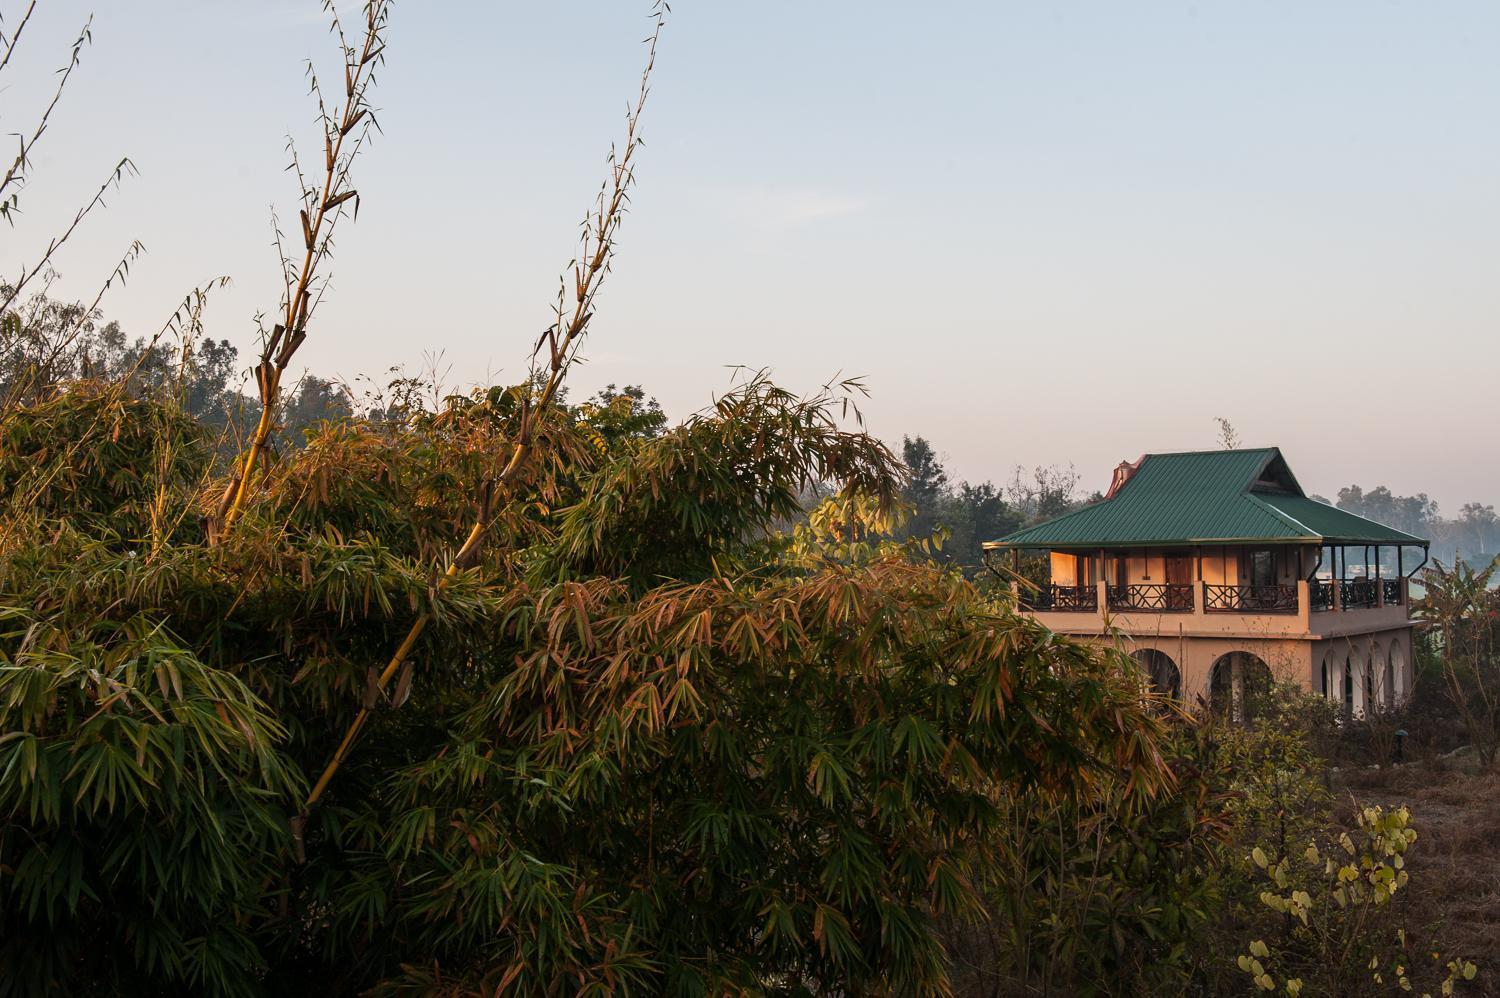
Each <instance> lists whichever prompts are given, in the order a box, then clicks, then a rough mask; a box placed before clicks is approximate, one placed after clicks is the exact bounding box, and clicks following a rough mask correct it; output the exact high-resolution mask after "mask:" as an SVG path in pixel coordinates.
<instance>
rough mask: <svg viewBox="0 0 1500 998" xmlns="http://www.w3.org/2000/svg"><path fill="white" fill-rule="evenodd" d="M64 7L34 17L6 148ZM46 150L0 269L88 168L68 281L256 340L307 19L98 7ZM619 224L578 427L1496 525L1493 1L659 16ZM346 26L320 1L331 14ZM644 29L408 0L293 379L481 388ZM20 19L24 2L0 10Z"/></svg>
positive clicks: (309, 44) (58, 42) (558, 234)
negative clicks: (660, 410)
mask: <svg viewBox="0 0 1500 998" xmlns="http://www.w3.org/2000/svg"><path fill="white" fill-rule="evenodd" d="M90 6H91V5H90V4H86V3H80V2H75V0H43V3H42V7H43V8H44V9H45V14H44V16H41V17H39V19H38V20H37V22H36V23H35V24H34V25H33V28H32V29H31V31H32V32H33V33H32V34H31V36H30V37H29V39H28V43H27V45H26V46H25V53H24V62H23V63H20V64H18V65H17V66H13V67H12V71H9V72H8V73H7V75H8V76H9V77H10V80H9V84H8V86H9V89H8V90H6V91H5V92H4V93H0V129H3V131H5V132H13V131H15V130H17V129H18V128H19V127H20V122H21V121H22V120H24V119H25V117H26V114H25V111H26V109H27V108H29V107H31V106H33V105H34V103H35V100H36V98H37V96H38V91H37V89H36V87H35V86H34V84H35V82H36V81H38V80H39V79H41V78H42V74H41V73H40V72H39V71H40V70H42V69H43V68H45V67H48V66H50V65H51V64H52V63H54V62H56V61H57V60H58V59H59V58H61V57H62V53H63V50H64V47H65V45H66V43H67V41H68V39H69V37H70V32H71V30H72V28H73V25H74V23H75V22H77V21H79V20H81V18H82V17H83V16H84V15H86V14H87V12H88V11H89V9H90ZM92 6H93V8H94V9H95V11H96V20H95V32H94V45H93V46H92V48H91V49H90V50H89V51H88V52H87V54H86V57H85V63H84V65H83V67H82V69H81V70H80V71H79V74H78V76H77V77H76V81H77V85H76V87H74V88H73V89H72V91H71V93H70V94H69V95H68V97H67V99H66V101H65V104H64V105H63V107H62V109H61V111H60V113H59V115H58V117H57V119H56V121H55V124H54V126H53V127H54V131H53V132H52V133H50V134H49V136H48V139H47V141H46V143H45V145H44V146H43V148H42V149H41V151H40V153H39V155H38V162H37V175H38V181H37V183H36V184H35V185H34V187H33V188H32V189H31V190H30V191H29V192H28V194H27V201H26V202H25V204H24V207H25V208H26V209H27V220H26V221H25V222H24V223H23V224H22V225H20V226H18V227H17V228H16V229H15V230H14V231H13V232H11V233H8V234H6V235H5V236H3V237H0V238H4V240H5V241H4V243H3V244H0V264H3V265H4V266H5V267H6V268H7V269H6V271H5V272H6V273H13V272H14V270H15V269H16V267H17V265H18V263H19V261H20V260H21V259H23V258H24V257H27V256H29V255H31V254H32V253H34V252H35V250H36V249H38V248H39V242H40V236H41V234H42V232H43V231H45V230H47V229H49V228H51V227H53V226H54V225H55V223H56V222H57V221H58V220H59V219H61V218H62V217H63V216H64V214H65V213H66V212H67V211H68V210H69V208H70V206H71V205H73V204H74V203H75V202H76V201H77V200H78V199H79V198H80V197H81V196H84V195H85V194H86V192H88V191H89V190H90V189H91V185H93V184H96V183H97V178H99V177H100V176H101V175H102V174H103V173H104V172H105V171H106V170H107V169H108V167H109V166H110V165H111V164H112V163H113V161H114V159H115V158H117V157H118V156H121V155H129V156H130V157H132V158H133V159H134V160H135V162H136V164H137V165H138V166H139V167H140V170H141V176H140V177H139V178H136V179H133V180H131V181H130V182H129V183H128V184H127V185H126V187H125V189H124V190H123V191H122V192H120V194H118V195H117V196H115V197H114V198H113V199H112V201H111V208H110V210H109V212H108V213H107V214H105V215H102V216H99V217H98V219H97V220H95V221H93V222H91V223H90V225H89V227H88V228H87V230H86V231H84V233H83V234H82V235H81V236H79V237H78V241H77V245H75V246H71V247H70V248H69V249H68V250H67V251H66V253H65V254H64V255H63V257H62V258H61V260H60V267H61V269H62V271H63V273H64V275H65V278H66V286H67V288H68V289H69V291H70V292H71V293H72V294H74V295H77V296H84V295H89V294H91V293H92V289H93V287H94V286H95V285H96V284H97V283H98V281H99V280H100V279H101V278H102V276H103V275H104V274H105V273H106V272H107V271H108V269H109V267H110V266H111V263H112V261H113V259H114V258H116V257H117V256H118V255H119V253H120V252H121V251H122V250H123V249H124V246H125V245H126V244H127V243H128V241H129V240H130V239H131V238H139V239H141V240H142V241H144V242H145V243H146V245H147V247H148V249H149V251H150V252H149V255H148V256H147V257H146V258H145V259H144V260H143V261H142V262H141V263H140V264H139V265H138V266H137V268H136V270H135V271H134V272H133V274H132V278H131V281H130V284H129V285H128V287H126V288H125V289H123V290H121V291H119V292H117V293H114V294H112V295H111V297H110V298H109V299H108V301H107V305H106V307H107V310H108V311H109V313H110V314H112V315H114V316H118V317H119V318H120V319H122V321H124V322H125V324H126V325H127V327H128V328H129V329H130V330H132V331H133V332H138V333H146V332H148V331H149V330H150V329H152V328H154V327H155V326H158V325H160V323H161V321H162V320H163V319H164V318H165V316H166V315H167V314H168V313H170V311H171V310H172V308H173V307H174V305H175V303H176V301H177V300H178V299H179V298H180V297H181V296H182V294H183V293H184V292H186V291H187V290H188V289H189V288H190V287H191V286H192V285H193V284H194V283H197V282H199V281H202V280H205V279H207V278H210V277H212V276H214V275H218V274H229V275H231V276H232V277H233V278H234V280H235V285H234V287H233V289H231V290H230V291H228V292H224V293H220V294H219V295H218V296H217V297H216V299H215V302H214V304H213V306H212V309H211V311H210V313H209V316H208V318H209V323H210V332H211V333H212V334H213V335H216V336H222V337H228V338H230V339H231V340H233V341H235V342H236V343H237V344H239V345H240V347H241V350H242V353H243V354H246V355H248V354H249V353H250V352H251V350H252V348H253V336H252V334H253V325H252V322H251V319H252V316H253V315H254V313H255V312H256V311H257V310H265V311H271V310H274V308H275V306H276V298H277V292H278V287H277V284H276V273H277V271H276V264H275V257H274V254H273V252H272V250H271V249H270V247H269V223H268V208H269V206H270V204H271V203H272V202H274V203H276V204H277V205H279V206H282V208H283V210H284V211H285V210H287V209H286V206H288V205H289V204H290V203H291V195H292V191H291V188H290V185H289V184H288V182H287V178H286V177H285V175H283V174H282V173H281V168H282V166H283V165H284V164H285V157H284V153H283V150H282V144H283V137H284V135H285V133H286V132H287V131H288V130H291V131H293V132H294V133H295V134H296V135H298V136H299V137H302V138H303V142H304V144H306V145H309V147H310V146H311V143H312V142H313V141H314V136H315V134H316V133H315V132H313V131H312V130H311V127H310V126H311V124H312V119H311V108H310V105H309V104H308V102H307V100H306V98H305V87H304V84H303V80H302V75H301V62H302V59H303V58H304V57H305V56H307V55H314V56H316V57H319V58H322V59H324V61H325V63H326V56H327V54H328V52H329V45H328V40H327V38H326V36H325V35H324V33H323V29H322V27H321V25H320V23H319V20H318V17H317V3H316V0H267V2H262V3H255V4H251V3H239V2H228V0H129V2H126V0H95V2H94V4H93V5H92ZM674 6H675V10H674V13H673V17H672V19H671V22H670V23H669V25H668V27H667V30H666V33H665V36H664V39H663V42H662V49H661V54H660V60H659V66H658V74H657V77H656V79H655V84H654V92H653V98H652V105H651V106H650V107H649V109H648V111H647V115H646V121H645V124H644V134H645V136H646V140H647V146H646V149H645V150H644V154H643V155H642V158H641V161H640V164H639V172H640V186H639V189H638V191H637V193H636V197H635V213H634V215H633V216H632V217H631V219H630V220H629V222H628V223H627V225H626V227H625V229H624V232H623V239H622V243H621V247H620V256H619V259H618V262H617V266H616V273H615V276H614V278H613V280H612V283H611V285H610V286H609V288H608V289H607V291H606V293H605V296H604V298H603V300H602V303H601V311H600V315H599V318H598V320H597V322H596V324H595V326H594V331H593V338H592V340H591V341H590V343H589V344H588V346H587V351H586V352H587V355H588V356H589V358H590V359H591V363H590V364H589V366H588V367H586V368H584V369H582V370H580V371H579V372H578V376H577V377H576V378H575V382H574V392H575V395H577V394H581V393H586V392H588V391H591V390H592V389H593V388H595V387H597V386H599V385H602V384H604V383H606V382H610V381H614V382H621V383H624V382H639V383H641V384H643V385H644V386H645V387H646V388H647V389H648V391H650V392H652V393H654V394H655V395H657V396H658V397H659V398H660V399H661V401H662V403H663V404H664V405H665V407H666V408H667V410H668V412H669V413H670V414H672V415H674V416H681V415H684V414H686V413H687V412H689V411H691V410H693V409H695V408H698V407H699V406H701V405H703V404H704V403H706V402H707V401H708V399H709V397H710V394H711V392H713V391H714V390H716V389H721V388H723V387H724V386H725V385H726V384H727V382H728V377H729V373H728V371H727V370H726V368H725V366H724V365H728V364H747V365H752V366H768V367H771V368H773V369H774V370H775V372H776V373H777V375H778V377H779V379H780V380H782V381H784V382H785V383H786V384H788V385H789V386H793V387H799V388H812V387H814V386H816V385H817V384H819V383H821V382H822V381H824V380H826V379H827V378H828V377H829V376H831V375H833V374H834V373H835V372H838V371H843V372H844V373H846V374H860V375H864V376H865V377H866V379H867V381H868V383H869V385H870V387H871V389H872V390H873V392H874V398H873V399H872V400H871V402H870V403H869V405H868V407H867V410H866V411H867V416H868V418H869V422H870V425H871V427H872V428H873V429H874V430H875V431H876V432H877V433H880V434H882V435H884V436H886V437H888V438H890V439H892V440H893V441H895V442H899V438H900V435H901V434H902V433H903V432H905V433H922V434H924V435H926V436H928V437H929V438H930V439H931V440H933V442H934V443H935V445H936V446H937V447H938V448H939V450H940V451H941V452H943V453H944V454H946V455H947V457H948V458H949V460H950V466H951V469H952V470H953V471H954V473H955V474H956V475H958V476H962V477H967V478H970V479H976V480H977V479H983V478H995V479H997V480H999V479H1003V478H1005V477H1008V474H1009V469H1010V468H1011V467H1012V466H1013V465H1015V464H1017V463H1021V464H1027V465H1031V464H1036V463H1039V462H1062V463H1067V462H1072V463H1074V464H1075V465H1076V466H1077V467H1078V469H1079V471H1080V472H1081V473H1082V474H1083V476H1084V485H1085V486H1087V487H1090V488H1094V487H1102V486H1103V485H1104V484H1106V483H1107V481H1108V472H1109V469H1110V468H1111V467H1112V466H1113V465H1114V464H1115V463H1116V462H1117V461H1119V460H1120V459H1121V458H1124V457H1132V458H1133V457H1134V456H1136V455H1137V454H1139V453H1140V452H1141V451H1143V450H1166V449H1179V448H1192V447H1205V446H1211V445H1212V444H1213V443H1214V440H1215V436H1216V428H1215V426H1214V424H1213V421H1212V417H1214V416H1218V415H1223V416H1226V417H1228V418H1230V419H1231V420H1233V421H1234V423H1235V424H1236V426H1237V427H1238V428H1239V431H1240V434H1241V436H1242V438H1243V439H1244V442H1245V443H1246V444H1247V445H1266V444H1277V445H1280V446H1281V447H1282V448H1283V449H1285V450H1286V451H1287V453H1288V456H1289V458H1290V460H1291V461H1292V464H1293V466H1294V467H1295V468H1296V469H1297V472H1298V475H1299V477H1300V478H1301V479H1302V481H1303V483H1304V485H1307V486H1308V487H1309V488H1312V489H1316V490H1318V491H1322V492H1325V493H1330V494H1331V493H1332V491H1333V490H1335V489H1337V488H1338V486H1339V485H1341V484H1347V483H1349V482H1354V481H1358V482H1360V483H1362V484H1364V485H1373V484H1378V483H1387V484H1389V485H1390V486H1391V487H1392V488H1395V489H1397V490H1400V491H1411V490H1416V489H1427V490H1429V491H1431V492H1432V493H1433V495H1434V496H1435V497H1436V498H1438V499H1439V500H1440V502H1441V503H1442V504H1443V506H1444V509H1445V511H1446V512H1448V513H1450V514H1451V513H1455V512H1456V511H1457V506H1458V505H1459V504H1460V503H1461V502H1464V501H1467V500H1469V499H1472V498H1482V499H1484V500H1485V501H1495V500H1497V499H1500V462H1497V461H1496V460H1495V459H1494V457H1495V444H1494V429H1493V427H1494V423H1495V395H1494V386H1495V380H1496V373H1497V370H1500V346H1497V344H1496V334H1497V332H1500V324H1497V318H1500V61H1497V60H1496V59H1495V52H1496V51H1497V50H1500V4H1496V3H1494V2H1493V0H1483V2H1478V0H1476V2H1441V0H1438V2H1430V3H1416V2H1374V0H1359V2H1307V0H1298V2H1285V3H1269V2H1249V0H1242V2H1232V3H1231V2H1221V3H1183V2H1131V3H1118V2H1097V3H1070V2H1054V3H1025V4H1022V3H957V2H951V3H939V2H931V3H926V4H921V5H913V4H897V3H885V2H874V0H864V2H839V3H834V2H823V3H814V2H803V3H787V2H769V0H764V2H757V3H753V4H752V3H727V2H724V0H718V2H712V3H710V2H706V0H679V2H678V3H677V4H675V5H674ZM344 7H345V8H347V9H348V10H349V12H350V13H352V12H353V11H354V5H353V4H350V3H345V4H344ZM646 8H647V5H646V4H645V3H626V2H620V0H588V2H585V0H579V2H574V3H568V4H559V3H526V4H522V3H479V2H461V0H420V2H419V0H404V2H401V3H398V4H397V6H396V8H395V12H394V15H393V24H392V28H391V37H390V48H389V56H390V58H389V63H388V65H387V67H386V70H385V72H384V73H383V74H382V76H381V79H380V88H379V90H378V93H377V96H376V103H377V104H378V105H379V106H381V107H382V108H383V111H382V115H381V120H382V124H383V125H384V128H385V136H384V138H383V139H381V140H380V141H379V142H377V143H376V144H375V146H374V147H373V148H372V149H371V150H370V152H369V154H368V156H367V157H365V158H364V160H363V161H362V162H361V163H360V164H359V166H358V170H357V176H356V180H357V183H358V186H359V188H360V190H361V192H362V194H363V196H364V207H363V209H362V211H361V215H360V218H359V222H358V224H357V225H356V226H350V227H349V228H347V229H345V230H343V232H342V235H341V238H340V251H339V254H338V257H337V259H336V260H335V262H334V271H335V288H334V290H333V292H332V294H331V296H330V298H329V299H328V301H327V302H326V304H325V306H324V308H323V311H322V312H321V313H320V315H319V318H318V320H317V321H316V323H315V326H314V328H313V329H312V330H311V337H310V339H309V340H308V342H307V344H306V346H305V347H304V348H303V350H302V352H301V353H300V354H299V358H300V360H301V362H302V363H305V364H306V365H307V366H309V367H311V368H312V369H314V370H316V371H318V372H319V373H322V374H328V375H341V376H344V377H353V376H354V375H356V374H360V373H365V374H373V375H380V374H381V373H382V372H383V371H384V369H385V368H387V367H389V366H391V365H396V364H401V365H405V366H407V367H408V368H411V369H417V368H420V367H421V366H422V364H423V355H424V351H436V350H441V351H442V352H443V357H444V359H443V364H444V366H445V367H448V368H449V369H450V371H451V373H450V377H451V379H452V381H454V382H456V383H468V382H473V381H477V380H484V379H486V378H489V377H494V378H503V377H507V376H513V375H515V374H516V373H517V372H518V371H519V370H520V369H521V367H522V364H523V360H524V355H525V350H526V347H527V344H528V342H529V340H530V339H531V337H532V336H533V335H534V333H535V332H536V330H538V329H539V328H541V326H542V325H543V324H544V323H545V322H546V319H547V314H548V307H549V304H550V300H551V294H552V292H553V290H554V288H555V286H556V285H555V282H556V275H557V272H558V270H559V268H560V267H561V265H562V264H564V263H565V262H566V261H567V260H568V259H569V256H570V255H571V252H572V249H573V244H574V243H573V241H574V236H575V234H576V224H577V221H578V219H579V217H580V215H581V213H582V211H583V209H584V207H585V206H586V205H587V203H588V201H589V198H590V197H591V195H592V193H593V191H594V190H595V189H596V187H597V185H598V182H599V180H600V179H601V176H602V169H603V162H602V161H603V154H604V151H605V149H606V148H607V145H608V143H609V142H610V141H611V140H612V139H614V138H615V137H617V136H618V134H619V132H620V126H621V119H622V114H623V110H624V106H625V102H626V100H627V98H628V97H629V96H630V95H631V93H632V92H633V89H634V82H635V78H636V76H637V73H638V71H639V65H640V60H641V57H642V49H641V47H640V45H639V44H637V43H638V42H639V40H640V39H641V38H642V37H643V36H644V35H645V33H646V31H647V28H648V26H649V25H648V21H647V20H646V18H645V16H644V15H645V13H646ZM0 9H3V10H4V11H5V12H6V13H7V15H11V16H13V14H14V12H15V11H16V10H17V9H18V4H17V2H16V0H0Z"/></svg>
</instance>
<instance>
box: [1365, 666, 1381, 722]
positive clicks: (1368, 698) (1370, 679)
mask: <svg viewBox="0 0 1500 998" xmlns="http://www.w3.org/2000/svg"><path fill="white" fill-rule="evenodd" d="M1379 703H1380V700H1379V699H1378V698H1377V697H1376V696H1375V657H1374V656H1373V655H1372V656H1371V657H1370V658H1369V659H1368V660H1366V662H1365V713H1366V714H1368V713H1370V712H1371V711H1373V710H1374V709H1375V707H1376V706H1377V705H1378V704H1379Z"/></svg>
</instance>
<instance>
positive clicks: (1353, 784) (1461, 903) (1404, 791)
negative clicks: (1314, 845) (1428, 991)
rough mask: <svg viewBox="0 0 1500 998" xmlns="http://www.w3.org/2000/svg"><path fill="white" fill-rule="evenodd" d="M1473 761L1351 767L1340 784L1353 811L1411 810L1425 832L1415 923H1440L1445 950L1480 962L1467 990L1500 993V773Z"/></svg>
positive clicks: (1415, 877) (1413, 897) (1413, 900)
mask: <svg viewBox="0 0 1500 998" xmlns="http://www.w3.org/2000/svg"><path fill="white" fill-rule="evenodd" d="M1471 760H1472V756H1471V757H1467V758H1465V757H1460V758H1458V759H1453V758H1451V757H1450V758H1440V759H1437V760H1434V761H1432V762H1423V763H1417V764H1413V765H1409V766H1398V767H1395V768H1393V769H1390V770H1387V771H1385V772H1379V771H1377V770H1347V771H1345V772H1343V773H1341V774H1339V776H1338V778H1337V780H1336V783H1335V789H1336V791H1338V793H1339V796H1340V797H1342V798H1343V801H1344V803H1343V805H1342V808H1343V809H1344V810H1346V811H1348V810H1352V808H1353V807H1354V803H1353V802H1354V801H1358V802H1360V803H1361V804H1380V805H1383V806H1387V807H1399V806H1402V805H1405V806H1406V807H1409V808H1411V811H1412V816H1413V823H1414V824H1415V826H1416V829H1417V833H1418V835H1419V836H1420V838H1419V840H1418V842H1417V848H1416V849H1414V850H1413V852H1412V855H1411V859H1410V870H1411V877H1412V892H1411V894H1410V896H1409V900H1408V904H1409V905H1410V916H1411V922H1412V924H1413V925H1432V926H1433V927H1434V931H1433V937H1434V939H1435V940H1436V943H1437V945H1438V946H1439V947H1440V948H1442V949H1444V950H1446V951H1447V952H1448V953H1451V954H1463V955H1465V956H1467V957H1469V958H1470V959H1473V960H1474V961H1475V962H1477V963H1478V964H1479V966H1480V972H1479V977H1478V978H1477V979H1476V980H1475V982H1474V984H1473V985H1470V986H1469V988H1467V989H1465V993H1468V994H1484V995H1500V772H1497V771H1496V770H1493V769H1491V770H1489V771H1488V772H1478V771H1476V769H1475V766H1474V763H1473V762H1472V761H1471ZM1343 817H1348V815H1343Z"/></svg>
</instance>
